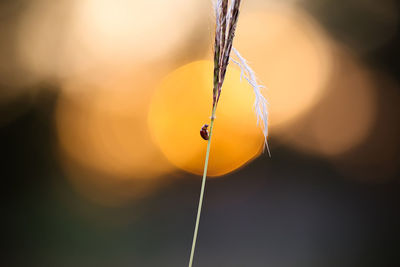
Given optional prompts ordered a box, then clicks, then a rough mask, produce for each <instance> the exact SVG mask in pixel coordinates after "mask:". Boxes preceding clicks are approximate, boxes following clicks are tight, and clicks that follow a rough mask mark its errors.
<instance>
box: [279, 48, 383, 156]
mask: <svg viewBox="0 0 400 267" xmlns="http://www.w3.org/2000/svg"><path fill="white" fill-rule="evenodd" d="M335 66H336V67H335V69H334V71H333V73H332V76H331V78H330V81H329V84H328V86H327V91H326V93H325V95H324V96H323V98H322V99H321V101H320V102H319V104H318V105H317V106H316V107H314V108H313V109H312V110H311V111H310V112H309V113H308V114H305V115H304V116H303V117H302V118H300V119H298V120H297V121H296V123H294V124H293V125H292V126H291V127H290V128H288V129H287V131H285V133H283V134H282V135H281V136H280V138H282V139H286V141H288V142H289V143H290V144H291V145H292V146H294V147H296V148H297V149H300V150H302V151H306V152H311V153H314V154H320V155H324V156H330V157H332V156H338V155H341V154H342V153H345V152H347V151H349V150H351V149H354V148H355V147H357V146H358V145H360V144H362V143H363V142H364V140H366V138H367V137H368V135H369V134H370V132H371V129H372V128H373V126H374V124H375V121H376V112H377V103H376V92H375V90H376V88H375V84H374V81H373V78H372V77H371V73H370V72H369V71H368V70H366V69H365V68H364V67H362V65H361V64H360V63H359V62H358V61H357V60H356V59H355V58H354V57H353V56H352V55H351V54H349V53H348V52H346V51H345V50H344V49H343V48H341V47H338V48H337V49H336V51H335Z"/></svg>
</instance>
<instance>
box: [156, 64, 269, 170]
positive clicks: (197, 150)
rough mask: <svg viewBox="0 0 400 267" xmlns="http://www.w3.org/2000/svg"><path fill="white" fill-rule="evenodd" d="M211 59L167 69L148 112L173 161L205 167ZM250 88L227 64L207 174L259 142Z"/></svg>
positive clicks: (236, 162) (253, 151) (230, 166)
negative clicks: (203, 131) (202, 134)
mask: <svg viewBox="0 0 400 267" xmlns="http://www.w3.org/2000/svg"><path fill="white" fill-rule="evenodd" d="M212 75H213V63H212V62H211V61H195V62H192V63H189V64H187V65H184V66H182V67H180V68H178V69H176V70H175V71H173V72H172V73H170V74H169V75H168V76H167V77H166V78H165V79H164V80H163V81H162V83H161V84H160V86H159V87H158V89H157V90H156V92H155V94H154V96H153V99H152V103H151V106H150V112H149V125H150V130H151V133H152V135H153V137H154V139H155V141H156V143H157V144H158V145H159V146H160V148H161V150H162V152H163V153H164V155H165V156H166V157H167V158H168V160H169V161H170V162H171V163H173V164H174V165H175V166H177V167H179V168H181V169H183V170H185V171H188V172H191V173H195V174H201V173H202V171H203V165H204V157H205V152H206V146H207V142H206V141H204V140H203V139H202V138H201V137H200V134H199V131H200V128H201V126H202V125H203V124H205V123H209V121H210V115H211V107H212V80H213V78H212ZM253 104H254V94H253V91H252V88H251V87H250V86H249V85H248V84H247V83H246V82H245V81H243V82H242V81H241V80H240V71H239V70H237V69H235V68H233V67H230V68H229V69H228V71H227V76H226V78H225V82H224V85H223V88H222V94H221V98H220V102H219V104H218V109H217V115H216V121H215V127H214V133H213V137H212V146H211V155H210V162H209V172H208V174H209V175H210V176H218V175H223V174H226V173H229V172H231V171H233V170H235V169H237V168H239V167H241V166H242V165H243V164H245V163H246V162H248V161H249V160H251V159H252V158H254V157H255V156H257V155H258V154H259V153H260V152H261V150H262V146H263V140H264V139H263V136H262V132H261V129H260V128H259V127H258V126H257V120H256V116H255V114H254V111H253Z"/></svg>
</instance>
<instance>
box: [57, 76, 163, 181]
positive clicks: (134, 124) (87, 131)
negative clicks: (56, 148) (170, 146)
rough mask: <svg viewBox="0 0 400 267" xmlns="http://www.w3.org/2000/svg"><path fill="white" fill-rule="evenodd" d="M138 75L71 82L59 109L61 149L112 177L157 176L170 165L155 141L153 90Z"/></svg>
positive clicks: (70, 157)
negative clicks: (151, 116) (151, 109)
mask: <svg viewBox="0 0 400 267" xmlns="http://www.w3.org/2000/svg"><path fill="white" fill-rule="evenodd" d="M140 81H141V79H140V78H139V77H137V78H136V79H135V78H131V79H127V80H126V79H125V80H124V79H123V80H122V81H121V80H119V81H118V80H117V81H113V82H109V83H108V84H107V83H106V84H104V85H103V86H104V87H101V86H99V85H93V84H91V85H90V84H80V83H76V84H72V83H71V84H68V85H66V86H65V87H66V88H65V90H64V91H63V93H62V94H61V97H60V99H59V101H58V103H57V109H56V115H55V116H56V118H55V119H56V129H57V134H58V138H59V144H60V148H61V152H62V153H63V154H64V155H66V156H67V157H68V158H69V159H72V160H73V161H74V162H76V163H78V164H79V165H81V166H85V167H86V168H87V169H91V170H93V171H94V172H98V173H103V174H105V175H107V176H109V177H114V178H120V179H131V178H137V179H141V178H152V177H158V176H159V175H161V174H164V173H165V172H166V171H168V170H169V168H170V166H169V164H168V162H167V161H166V160H165V159H164V157H163V156H162V154H161V152H160V151H159V150H158V148H157V147H156V146H155V145H154V144H153V142H152V140H151V139H150V137H149V136H150V135H149V131H148V127H147V117H146V113H145V112H146V110H147V107H148V101H147V99H148V98H147V96H149V95H150V88H149V87H148V85H147V84H146V82H144V81H141V82H140Z"/></svg>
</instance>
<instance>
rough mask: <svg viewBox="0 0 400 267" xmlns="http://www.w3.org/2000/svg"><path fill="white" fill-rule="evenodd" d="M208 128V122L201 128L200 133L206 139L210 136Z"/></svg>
mask: <svg viewBox="0 0 400 267" xmlns="http://www.w3.org/2000/svg"><path fill="white" fill-rule="evenodd" d="M207 128H208V124H204V125H203V127H201V130H200V135H201V137H203V139H204V140H208V139H209V138H210V135H209V134H208V130H207Z"/></svg>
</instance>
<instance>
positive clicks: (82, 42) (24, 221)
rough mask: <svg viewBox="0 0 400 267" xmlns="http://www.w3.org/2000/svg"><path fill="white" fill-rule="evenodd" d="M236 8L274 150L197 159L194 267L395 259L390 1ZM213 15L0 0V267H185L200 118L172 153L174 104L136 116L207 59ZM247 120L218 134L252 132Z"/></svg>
mask: <svg viewBox="0 0 400 267" xmlns="http://www.w3.org/2000/svg"><path fill="white" fill-rule="evenodd" d="M242 2H243V3H242V13H241V17H240V18H239V24H238V34H237V36H236V40H235V44H236V45H237V47H238V48H239V50H240V51H241V53H242V54H243V55H244V56H245V57H248V59H249V61H250V63H252V65H253V66H254V69H255V71H256V72H257V73H258V74H259V77H260V79H261V80H262V81H263V82H264V83H265V84H266V85H267V86H268V88H269V89H268V92H267V93H266V94H267V95H268V97H269V100H270V112H271V118H270V122H271V126H270V136H269V145H270V147H271V153H272V157H271V158H269V157H268V156H266V155H265V154H262V153H261V150H262V148H261V145H262V144H261V143H260V142H252V141H251V140H249V141H248V142H247V141H246V142H245V141H243V140H233V141H232V143H230V144H229V145H226V147H220V146H219V145H220V144H221V143H222V142H218V140H216V141H215V142H214V143H213V146H215V150H216V151H222V152H218V153H222V154H218V155H219V157H220V158H223V159H226V160H225V161H221V162H220V161H218V162H217V163H215V164H214V165H213V166H212V167H211V168H210V171H211V173H214V174H215V175H216V176H217V177H213V178H210V179H208V181H207V190H206V197H205V201H204V206H203V213H202V218H201V224H200V231H199V238H198V243H197V244H198V245H197V250H196V254H195V264H194V265H195V266H207V267H214V266H215V267H224V266H226V267H235V266H237V267H244V266H252V267H253V266H260V267H261V266H272V267H286V266H288V267H289V266H296V267H301V266H304V267H311V266H317V267H319V266H332V267H336V266H341V267H345V266H349V267H354V266H360V267H369V266H371V267H372V266H374V267H386V266H400V257H399V251H400V227H399V226H400V215H399V208H398V207H399V204H400V185H399V179H400V176H399V174H400V172H399V148H400V139H399V133H400V125H399V123H398V122H399V121H398V120H399V116H398V114H400V112H399V104H400V101H399V100H400V87H399V79H400V66H399V64H400V63H399V62H400V55H399V53H400V52H399V49H398V48H399V44H400V34H399V31H398V27H399V3H398V2H397V1H394V0H393V1H392V0H383V1H373V0H349V1H331V0H322V1H321V0H320V1H317V0H315V1H314V0H303V1H266V0H265V1H261V0H248V1H242ZM212 12H213V11H212V5H211V2H210V3H209V1H200V0H198V1H197V0H193V1H183V0H171V1H149V2H146V1H136V0H130V1H128V0H120V1H111V0H98V1H94V0H84V1H77V0H76V1H67V0H60V1H50V0H30V1H28V0H2V1H1V2H0V26H1V27H0V59H1V60H0V127H1V135H0V146H1V162H2V164H1V165H2V167H1V178H2V186H1V189H2V194H1V196H2V200H1V218H2V219H1V224H0V227H1V230H0V233H1V241H2V243H3V246H2V248H3V249H2V253H1V257H0V265H1V266H26V267H30V266H49V267H53V266H54V267H58V266H60V267H63V266H65V267H67V266H74V267H78V266H85V267H86V266H105V267H106V266H113V267H114V266H115V267H117V266H118V267H119V266H121V267H125V266H139V267H142V266H143V267H152V266H165V267H167V266H171V267H172V266H174V267H175V266H186V265H187V263H188V258H189V253H190V246H191V241H192V235H193V229H194V222H195V215H196V209H197V203H198V196H199V192H200V182H201V181H200V180H201V177H200V176H199V175H198V170H199V169H200V170H201V168H202V165H201V164H202V163H201V162H202V161H203V157H204V154H203V153H200V152H202V151H203V150H202V149H204V146H205V145H204V143H203V142H201V141H197V139H200V137H199V136H198V130H199V129H200V126H201V122H197V121H196V122H195V125H194V126H193V127H197V128H198V129H197V128H195V135H196V136H195V137H196V140H195V141H193V142H192V139H191V137H190V136H191V134H189V137H187V134H186V133H185V132H184V130H182V129H184V128H182V129H181V128H180V127H181V126H180V125H173V127H174V129H176V134H177V136H176V140H178V139H179V140H180V141H182V140H183V141H182V142H184V143H187V148H186V147H179V148H176V147H177V145H176V143H175V142H178V141H175V138H171V136H169V135H168V134H166V133H165V132H163V131H162V129H161V128H160V127H161V126H159V125H160V123H164V122H167V123H168V121H170V119H171V118H170V117H169V116H173V115H171V114H174V113H173V112H172V111H171V114H169V113H168V112H162V114H161V115H160V114H159V113H160V112H159V113H157V110H156V112H155V113H152V114H153V115H152V116H150V117H149V116H148V115H147V114H148V110H149V109H151V108H152V107H151V105H152V95H153V92H155V91H157V90H167V91H166V92H169V91H168V90H172V89H170V88H168V86H165V85H161V87H160V86H158V84H160V82H161V83H162V78H163V77H164V76H165V75H167V74H168V73H171V72H173V71H174V70H175V69H176V68H178V67H180V66H183V65H185V64H187V63H190V62H193V61H198V60H207V59H211V57H212V53H211V51H212V40H213V27H214V26H213V14H212ZM232 68H234V67H233V66H232ZM187 75H197V73H194V74H191V73H189V74H187ZM210 75H212V73H210ZM190 77H191V76H190ZM173 87H174V86H173ZM157 88H158V89H157ZM206 90H209V89H208V88H207V89H206ZM190 97H193V99H194V100H193V103H191V105H193V110H188V111H187V112H188V113H189V114H190V116H192V113H193V116H195V115H196V114H195V112H197V111H196V107H197V106H196V105H203V104H202V100H201V99H197V98H196V95H193V94H192V95H191V96H190ZM172 100H174V98H172ZM175 101H176V102H179V101H177V99H175ZM222 101H224V98H223V96H222V98H221V102H222ZM197 102H199V103H197ZM228 102H229V101H228V100H227V103H228ZM177 105H180V104H179V103H177ZM227 105H228V104H227ZM230 105H233V106H235V102H233V103H230ZM228 108H229V107H227V109H228ZM249 109H251V107H249ZM222 110H223V107H222V106H221V113H222V112H223V111H222ZM238 112H240V111H238ZM154 114H155V115H154ZM204 115H205V118H207V117H208V116H209V114H204ZM221 116H222V115H221ZM185 118H186V117H185ZM242 120H243V121H242ZM245 120H246V118H242V119H238V120H234V119H233V120H232V121H228V124H223V123H221V128H220V131H221V132H224V131H225V132H226V133H232V136H233V137H232V138H236V137H235V134H236V133H235V131H233V130H232V129H238V130H237V131H238V132H240V130H239V129H243V131H244V134H248V136H253V135H254V132H255V131H257V130H255V129H258V128H255V127H256V126H255V125H254V128H251V126H244V125H246V124H245V123H246V122H245ZM182 121H183V122H182V124H183V125H190V123H191V122H189V121H184V118H182ZM217 123H218V122H217ZM230 127H234V128H230ZM216 129H217V128H216ZM185 138H186V139H185ZM255 138H256V139H257V140H262V135H261V132H257V137H255ZM260 138H261V139H260ZM197 142H199V143H197ZM171 147H172V149H171ZM176 150H178V152H182V153H181V154H179V153H178V152H176ZM199 151H200V152H199ZM224 151H225V152H224ZM195 152H196V153H197V152H199V153H198V155H197V154H196V153H195ZM188 153H193V154H191V156H193V155H197V156H193V157H197V158H198V160H197V158H196V160H192V161H190V162H186V161H185V160H184V159H185V155H187V154H188ZM223 153H226V154H223ZM215 158H217V157H215ZM212 159H213V157H211V161H212Z"/></svg>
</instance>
